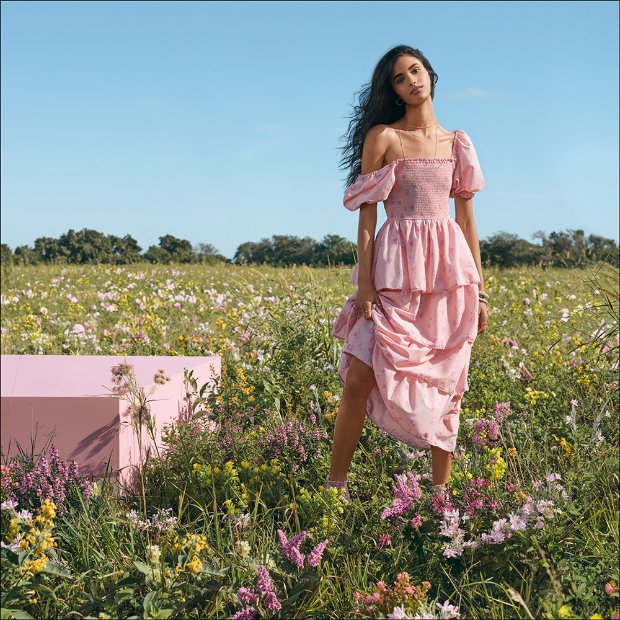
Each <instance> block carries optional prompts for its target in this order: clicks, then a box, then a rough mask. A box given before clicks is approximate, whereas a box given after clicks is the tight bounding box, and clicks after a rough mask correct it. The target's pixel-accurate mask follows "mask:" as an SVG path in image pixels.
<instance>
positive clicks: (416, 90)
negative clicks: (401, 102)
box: [410, 86, 422, 95]
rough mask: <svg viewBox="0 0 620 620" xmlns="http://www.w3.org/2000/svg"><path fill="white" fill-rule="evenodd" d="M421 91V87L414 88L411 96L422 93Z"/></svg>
mask: <svg viewBox="0 0 620 620" xmlns="http://www.w3.org/2000/svg"><path fill="white" fill-rule="evenodd" d="M420 90H422V87H421V86H418V87H417V88H414V89H413V90H412V91H411V93H410V94H411V95H415V94H416V93H417V92H418V91H420Z"/></svg>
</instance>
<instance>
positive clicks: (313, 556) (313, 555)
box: [308, 538, 329, 567]
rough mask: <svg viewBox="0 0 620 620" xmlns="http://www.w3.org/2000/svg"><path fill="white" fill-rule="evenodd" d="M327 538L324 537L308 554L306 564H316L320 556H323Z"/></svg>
mask: <svg viewBox="0 0 620 620" xmlns="http://www.w3.org/2000/svg"><path fill="white" fill-rule="evenodd" d="M328 541H329V539H328V538H326V539H325V540H324V541H323V542H320V543H319V544H318V545H317V546H316V547H315V548H314V549H313V550H312V551H311V552H310V555H309V556H308V564H310V566H315V567H316V566H318V565H319V562H320V561H321V558H322V557H323V551H325V547H327V543H328Z"/></svg>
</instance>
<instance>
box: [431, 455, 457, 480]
mask: <svg viewBox="0 0 620 620" xmlns="http://www.w3.org/2000/svg"><path fill="white" fill-rule="evenodd" d="M452 454H453V453H452V452H446V451H445V450H442V449H441V448H439V447H438V446H431V457H432V460H433V484H435V485H436V484H446V483H447V482H448V480H450V468H451V466H452Z"/></svg>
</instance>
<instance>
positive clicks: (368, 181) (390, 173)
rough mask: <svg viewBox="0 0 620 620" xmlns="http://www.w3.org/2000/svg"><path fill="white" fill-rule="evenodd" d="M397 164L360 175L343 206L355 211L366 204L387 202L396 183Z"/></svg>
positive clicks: (348, 188)
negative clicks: (395, 170)
mask: <svg viewBox="0 0 620 620" xmlns="http://www.w3.org/2000/svg"><path fill="white" fill-rule="evenodd" d="M395 164H396V162H392V163H391V164H388V165H387V166H383V168H379V170H375V171H374V172H369V173H368V174H360V175H359V176H358V177H357V179H356V181H355V183H352V184H351V185H349V187H347V189H346V191H345V193H344V198H343V200H342V204H343V205H344V206H345V208H347V209H349V211H355V210H356V209H359V208H360V206H361V205H363V204H364V203H365V202H379V201H382V200H386V199H387V197H388V196H389V195H390V192H391V191H392V187H393V185H394V182H395V181H396V174H395V172H394V169H395V167H396V165H395Z"/></svg>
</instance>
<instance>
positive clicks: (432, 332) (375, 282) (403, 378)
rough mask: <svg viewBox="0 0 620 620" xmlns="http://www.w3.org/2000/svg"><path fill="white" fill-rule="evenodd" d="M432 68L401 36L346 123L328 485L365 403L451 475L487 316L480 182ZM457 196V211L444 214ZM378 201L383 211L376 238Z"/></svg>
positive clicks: (343, 471) (342, 480) (442, 476)
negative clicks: (352, 257)
mask: <svg viewBox="0 0 620 620" xmlns="http://www.w3.org/2000/svg"><path fill="white" fill-rule="evenodd" d="M436 82H437V75H436V74H435V72H434V71H433V68H432V67H431V65H430V63H429V62H428V60H427V59H426V58H425V56H424V55H423V54H422V53H421V52H420V51H419V50H417V49H414V48H411V47H408V46H404V45H400V46H397V47H395V48H393V49H392V50H390V51H389V52H387V53H386V54H385V55H384V56H383V58H381V60H380V61H379V62H378V64H377V66H376V68H375V70H374V72H373V76H372V80H371V82H370V84H369V85H368V87H367V88H366V89H365V91H363V92H362V95H361V97H360V101H361V105H359V106H357V107H356V108H355V110H356V112H355V115H354V118H353V119H352V121H351V123H350V125H349V132H348V143H347V146H346V147H345V148H344V150H345V151H350V155H349V157H348V158H346V161H345V165H347V166H349V168H350V174H349V178H348V179H347V185H348V187H347V189H346V192H345V195H344V201H343V203H344V206H345V207H346V208H347V209H349V210H351V211H355V210H357V209H359V212H360V214H359V229H358V241H357V243H358V264H357V265H355V267H354V269H353V273H352V275H351V278H350V280H349V281H350V282H351V283H352V284H357V291H356V292H355V293H354V294H353V295H352V296H351V297H349V299H347V301H346V302H345V304H344V307H343V309H342V311H341V312H340V314H339V315H338V317H337V318H336V320H335V322H334V326H333V335H334V336H335V337H336V338H339V339H341V340H344V341H346V345H345V348H344V352H343V355H342V358H341V361H340V365H339V368H338V374H339V378H340V381H341V383H342V384H343V386H344V390H343V395H342V400H341V403H340V410H339V412H338V416H337V418H336V426H335V430H334V444H333V452H332V463H331V469H330V473H329V475H328V477H327V479H326V487H330V486H335V487H340V488H344V495H345V498H346V499H347V500H348V499H349V492H348V488H347V475H348V471H349V467H350V465H351V460H352V458H353V453H354V451H355V448H356V446H357V443H358V441H359V438H360V435H361V432H362V428H363V425H364V419H365V416H366V414H367V415H368V417H369V418H370V419H371V421H372V422H374V423H375V424H376V425H377V426H379V427H380V428H381V429H383V430H384V431H385V432H387V433H389V434H390V435H391V436H393V437H394V438H395V439H397V440H398V441H402V442H404V443H405V444H407V445H410V446H414V447H416V448H418V449H427V450H428V449H430V450H431V455H432V469H433V485H434V488H435V489H436V491H439V492H443V491H444V490H445V487H446V484H447V481H448V480H449V477H450V467H451V457H454V449H455V447H456V438H457V434H458V427H459V414H460V408H461V399H462V396H463V393H464V392H465V391H467V389H468V387H469V386H468V382H467V373H468V369H469V361H470V354H471V348H472V345H473V342H474V340H475V339H476V336H477V335H478V334H480V333H481V332H483V331H484V330H485V329H486V326H487V308H486V303H487V300H488V295H487V294H486V293H485V292H484V281H483V277H482V267H481V262H480V249H479V243H478V236H477V232H476V225H475V222H474V216H473V201H472V198H473V196H474V193H475V192H478V191H480V190H481V189H482V188H483V187H484V186H485V181H484V177H483V176H482V171H481V169H480V164H479V162H478V157H477V155H476V151H475V149H474V146H473V143H472V141H471V139H470V138H469V136H468V135H467V133H466V132H465V131H463V130H461V129H457V130H456V131H454V132H449V131H446V130H445V129H442V128H440V127H439V123H438V122H437V119H436V117H435V113H434V110H433V97H434V93H435V83H436ZM449 198H454V201H455V219H452V218H451V217H450V215H449V200H448V199H449ZM377 201H383V203H384V206H385V210H386V214H387V220H386V222H385V223H384V225H383V226H382V227H381V229H380V230H379V231H378V233H377V236H376V238H375V227H376V222H377Z"/></svg>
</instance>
